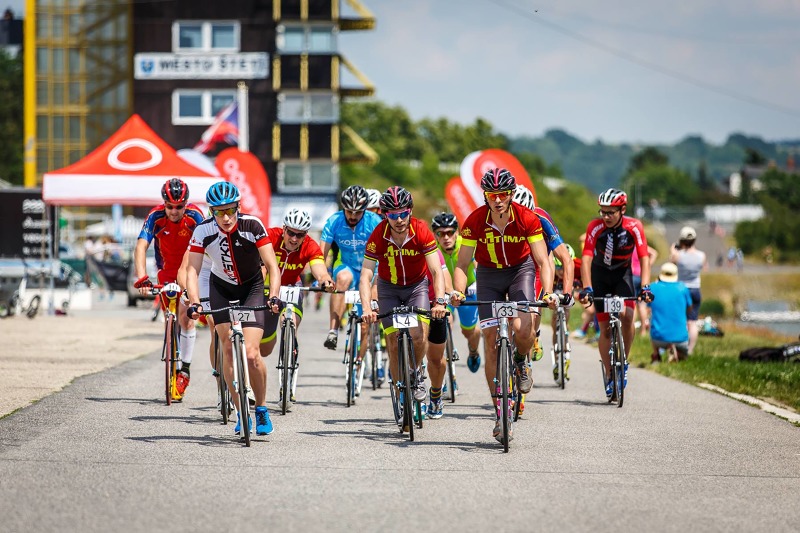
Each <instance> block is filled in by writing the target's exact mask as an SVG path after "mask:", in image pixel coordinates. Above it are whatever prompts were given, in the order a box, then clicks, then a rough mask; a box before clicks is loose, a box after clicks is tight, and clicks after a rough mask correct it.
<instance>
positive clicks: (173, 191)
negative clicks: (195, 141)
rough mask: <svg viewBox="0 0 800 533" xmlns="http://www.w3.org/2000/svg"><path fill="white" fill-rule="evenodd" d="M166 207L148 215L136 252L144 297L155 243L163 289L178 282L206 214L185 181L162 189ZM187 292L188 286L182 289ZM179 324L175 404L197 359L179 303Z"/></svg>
mask: <svg viewBox="0 0 800 533" xmlns="http://www.w3.org/2000/svg"><path fill="white" fill-rule="evenodd" d="M161 198H163V199H164V203H163V205H159V206H156V207H154V208H153V209H151V210H150V213H148V215H147V218H145V220H144V224H143V225H142V231H141V232H140V233H139V239H138V240H137V241H136V247H135V248H134V250H133V264H134V268H135V270H136V277H137V280H136V282H135V283H134V284H133V286H134V288H137V289H139V293H140V294H142V295H145V294H149V293H150V291H151V289H152V288H153V284H152V282H151V281H150V279H149V278H148V277H147V265H146V264H145V263H146V256H147V249H148V248H149V247H150V243H151V242H153V239H155V252H156V265H157V266H158V282H159V284H161V285H166V284H167V283H173V282H176V281H177V279H178V269H179V268H180V266H181V262H182V261H183V256H184V254H185V253H186V248H187V246H188V245H189V239H191V237H192V232H193V231H194V229H195V227H196V226H197V225H198V224H200V223H201V222H202V221H203V218H204V217H203V212H202V211H201V210H200V208H198V207H197V206H196V205H194V204H190V203H188V201H189V187H188V186H187V185H186V183H184V182H183V181H182V180H180V179H178V178H172V179H170V180H167V182H166V183H164V185H163V186H162V187H161ZM183 287H184V288H185V286H183ZM178 306H179V312H178V324H179V325H180V337H179V341H178V343H179V346H180V352H181V363H180V370H179V372H178V375H177V376H176V378H175V387H174V389H173V391H172V399H173V400H181V399H182V398H183V394H184V393H185V392H186V387H188V386H189V366H190V365H191V363H192V356H193V355H194V342H195V339H196V338H197V330H196V329H195V322H194V320H190V319H189V318H188V317H187V316H186V304H185V303H184V302H183V299H182V298H180V299H179V301H178Z"/></svg>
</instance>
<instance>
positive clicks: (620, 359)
mask: <svg viewBox="0 0 800 533" xmlns="http://www.w3.org/2000/svg"><path fill="white" fill-rule="evenodd" d="M616 352H617V364H616V368H617V382H616V387H617V407H622V402H624V401H625V341H624V340H623V338H622V332H621V331H620V330H619V329H617V349H616Z"/></svg>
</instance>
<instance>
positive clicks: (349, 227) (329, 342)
mask: <svg viewBox="0 0 800 533" xmlns="http://www.w3.org/2000/svg"><path fill="white" fill-rule="evenodd" d="M340 200H341V203H342V210H341V211H337V212H336V213H334V214H333V215H331V216H330V218H328V220H327V221H326V222H325V226H324V227H323V228H322V236H321V237H320V241H321V242H320V247H321V248H322V255H323V257H325V258H326V259H327V257H328V252H329V251H330V250H331V247H332V246H333V245H334V244H336V246H338V248H339V261H338V262H337V263H336V264H335V265H334V267H333V280H334V282H335V284H336V291H337V292H344V291H346V290H350V289H356V288H357V284H358V280H359V278H360V277H361V265H362V263H363V262H364V250H365V249H366V246H367V240H368V239H369V236H370V234H372V230H374V229H375V227H376V226H377V225H378V224H379V223H380V221H381V217H380V215H376V214H375V213H372V212H370V211H367V205H368V204H369V196H368V194H367V191H366V189H364V187H361V186H360V185H351V186H350V187H348V188H346V189H345V190H344V191H342V195H341V198H340ZM344 307H345V304H344V295H343V294H331V303H330V318H331V320H330V331H329V332H328V337H327V338H326V339H325V343H324V346H325V347H326V348H328V349H329V350H335V349H336V345H337V343H338V340H339V325H340V324H341V323H342V315H343V314H344ZM362 328H363V330H362V338H366V323H363V324H362ZM366 349H367V343H365V342H363V343H361V350H360V352H361V353H360V354H359V355H360V356H361V357H363V356H364V353H365V352H366Z"/></svg>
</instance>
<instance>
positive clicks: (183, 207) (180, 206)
mask: <svg viewBox="0 0 800 533" xmlns="http://www.w3.org/2000/svg"><path fill="white" fill-rule="evenodd" d="M164 207H166V208H167V209H172V210H174V211H180V210H181V209H186V204H177V205H173V204H164Z"/></svg>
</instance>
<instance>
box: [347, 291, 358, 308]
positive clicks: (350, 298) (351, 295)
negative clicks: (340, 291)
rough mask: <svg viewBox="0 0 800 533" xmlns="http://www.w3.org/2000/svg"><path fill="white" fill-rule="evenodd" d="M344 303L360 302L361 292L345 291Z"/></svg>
mask: <svg viewBox="0 0 800 533" xmlns="http://www.w3.org/2000/svg"><path fill="white" fill-rule="evenodd" d="M344 303H346V304H354V305H355V304H360V303H361V294H360V293H359V292H358V291H344Z"/></svg>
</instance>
